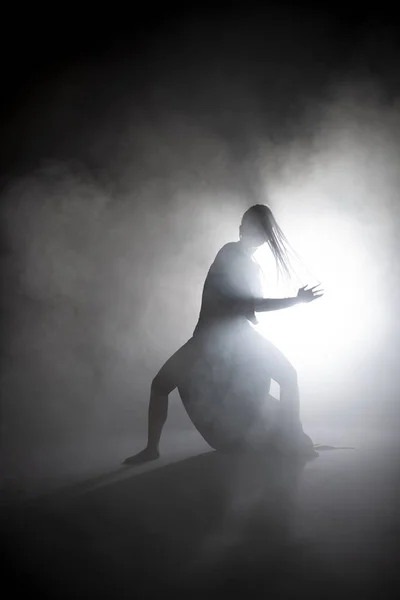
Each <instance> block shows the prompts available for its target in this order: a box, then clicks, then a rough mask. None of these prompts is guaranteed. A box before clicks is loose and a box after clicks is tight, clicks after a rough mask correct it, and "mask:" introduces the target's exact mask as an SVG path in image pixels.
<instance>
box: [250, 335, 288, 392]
mask: <svg viewBox="0 0 400 600" xmlns="http://www.w3.org/2000/svg"><path fill="white" fill-rule="evenodd" d="M254 333H255V334H256V335H257V339H256V338H254V350H253V352H252V355H253V357H254V361H255V362H256V363H257V367H258V368H259V369H260V370H261V371H265V372H266V373H267V374H268V375H269V376H270V377H271V378H272V379H274V381H276V382H277V383H278V384H279V385H281V384H282V383H285V382H288V381H292V380H294V379H296V370H295V368H294V367H293V365H292V364H291V362H290V361H289V360H288V359H287V358H286V356H285V355H284V354H283V353H282V352H281V351H280V350H279V349H278V348H277V347H276V346H274V344H273V343H272V342H270V341H269V340H267V339H265V338H263V337H262V336H260V335H259V334H258V333H256V332H254Z"/></svg>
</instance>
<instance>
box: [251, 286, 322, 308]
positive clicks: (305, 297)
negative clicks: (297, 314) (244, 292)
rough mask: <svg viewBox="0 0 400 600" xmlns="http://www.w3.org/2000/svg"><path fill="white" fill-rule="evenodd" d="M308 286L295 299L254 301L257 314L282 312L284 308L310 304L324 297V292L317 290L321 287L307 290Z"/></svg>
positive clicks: (260, 299) (256, 299)
mask: <svg viewBox="0 0 400 600" xmlns="http://www.w3.org/2000/svg"><path fill="white" fill-rule="evenodd" d="M307 287H308V286H306V285H305V286H304V287H302V288H300V289H299V291H298V293H297V296H294V297H293V298H255V299H254V310H255V312H269V311H272V310H281V309H282V308H290V307H291V306H295V305H296V304H302V303H308V302H312V301H313V300H316V299H317V298H320V297H321V296H322V295H323V291H322V290H320V289H316V288H318V287H319V285H314V287H312V288H309V289H306V288H307Z"/></svg>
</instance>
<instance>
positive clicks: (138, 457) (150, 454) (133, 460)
mask: <svg viewBox="0 0 400 600" xmlns="http://www.w3.org/2000/svg"><path fill="white" fill-rule="evenodd" d="M157 458H160V453H159V451H158V450H153V449H150V448H145V449H144V450H142V451H141V452H139V454H134V455H133V456H128V458H126V459H125V460H124V462H123V463H122V464H123V465H140V464H142V463H145V462H150V461H152V460H157Z"/></svg>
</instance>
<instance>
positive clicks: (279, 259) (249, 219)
mask: <svg viewBox="0 0 400 600" xmlns="http://www.w3.org/2000/svg"><path fill="white" fill-rule="evenodd" d="M247 223H248V224H249V225H251V226H252V227H254V228H256V229H257V230H259V231H260V230H261V231H262V233H263V235H264V236H265V241H266V243H267V244H268V246H269V248H270V250H271V252H272V255H273V257H274V259H275V263H276V267H277V272H278V277H279V276H281V277H283V279H284V280H286V281H289V280H290V279H291V278H292V276H295V277H296V278H298V275H297V273H296V270H295V268H294V266H293V259H295V260H296V262H300V263H302V260H301V258H300V256H299V255H298V254H297V252H296V251H295V250H294V249H293V248H292V246H291V245H290V243H289V241H288V240H287V238H286V236H285V234H284V233H283V231H282V229H281V228H280V227H279V225H278V223H277V221H276V219H275V217H274V215H273V214H272V210H271V209H270V208H269V206H267V205H266V204H254V205H253V206H251V207H250V208H249V209H248V210H247V211H246V212H245V213H244V215H243V218H242V224H243V225H245V224H247Z"/></svg>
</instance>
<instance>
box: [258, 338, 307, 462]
mask: <svg viewBox="0 0 400 600" xmlns="http://www.w3.org/2000/svg"><path fill="white" fill-rule="evenodd" d="M262 354H263V356H264V362H265V365H266V368H267V370H268V373H269V375H270V376H271V378H272V379H274V380H275V381H276V382H277V384H278V385H279V388H280V399H279V410H278V418H277V423H276V432H275V434H276V436H277V439H278V440H279V445H281V449H287V450H289V451H292V450H295V451H298V450H304V451H306V452H310V453H312V454H313V455H315V456H318V454H317V453H316V452H315V451H313V449H312V448H313V444H312V441H311V439H310V438H309V436H308V435H306V434H305V433H304V431H303V427H302V424H301V420H300V394H299V385H298V380H297V372H296V369H295V368H294V367H293V365H292V364H291V363H290V361H289V360H288V359H287V358H286V357H285V356H284V354H282V352H280V350H278V349H277V348H276V347H275V346H274V345H273V344H271V342H269V341H267V340H264V341H263V350H262Z"/></svg>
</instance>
